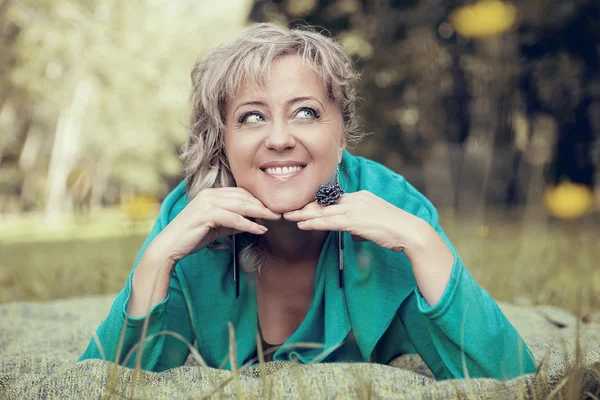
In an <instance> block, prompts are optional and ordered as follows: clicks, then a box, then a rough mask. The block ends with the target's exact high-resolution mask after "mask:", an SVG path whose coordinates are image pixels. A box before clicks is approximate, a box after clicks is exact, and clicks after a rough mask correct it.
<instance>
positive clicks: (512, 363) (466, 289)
mask: <svg viewBox="0 0 600 400" xmlns="http://www.w3.org/2000/svg"><path fill="white" fill-rule="evenodd" d="M425 205H426V206H428V207H426V208H428V209H429V214H430V216H429V218H428V219H429V221H430V224H431V225H430V226H431V230H425V231H424V232H427V233H423V234H421V235H417V236H418V237H420V238H423V239H426V240H428V241H429V242H428V243H429V244H428V245H427V244H423V245H422V246H415V247H413V248H412V249H411V250H412V253H411V254H410V255H409V254H407V256H409V259H410V260H411V263H412V265H413V272H414V275H415V278H416V281H417V286H418V290H416V291H415V292H414V293H413V294H412V295H411V296H410V297H409V298H408V299H407V300H406V301H405V302H404V303H403V305H402V306H401V308H400V310H399V315H400V318H401V320H402V322H403V324H404V326H405V327H406V330H407V332H408V335H409V337H410V338H411V341H412V342H413V344H414V346H415V348H416V350H417V352H418V353H419V354H420V355H421V357H422V358H423V360H424V361H425V362H426V364H427V365H428V366H429V368H430V369H431V370H432V371H433V372H434V374H435V375H436V376H437V377H438V378H439V379H452V378H463V377H466V376H470V377H471V378H475V377H488V378H495V379H500V380H504V379H511V378H514V377H517V376H519V375H523V374H528V373H533V372H535V370H536V366H535V363H534V361H533V356H532V354H531V351H530V350H529V348H528V347H527V345H526V344H525V342H524V341H523V339H522V338H521V337H520V335H519V333H518V332H517V331H516V329H515V328H514V327H513V326H512V325H511V323H510V322H509V321H508V320H507V319H506V317H505V316H504V314H503V313H502V311H501V310H500V308H499V307H498V305H497V304H496V302H495V301H494V300H493V299H492V298H491V297H490V295H489V294H488V293H487V292H486V291H485V290H484V289H482V288H481V287H480V286H479V285H478V284H477V282H475V280H474V279H473V277H472V276H471V274H470V273H469V271H468V270H467V269H466V267H465V266H464V265H463V263H462V261H461V259H460V257H459V256H458V253H457V252H456V250H455V249H454V247H453V246H452V244H451V243H450V240H449V239H448V238H447V236H446V235H445V233H444V231H443V230H442V228H441V227H440V225H439V224H438V216H437V212H436V210H435V208H433V206H432V205H431V204H429V202H428V201H426V202H425ZM424 243H425V242H424ZM419 249H420V250H419Z"/></svg>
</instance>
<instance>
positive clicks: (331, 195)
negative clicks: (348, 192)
mask: <svg viewBox="0 0 600 400" xmlns="http://www.w3.org/2000/svg"><path fill="white" fill-rule="evenodd" d="M343 195H344V190H343V189H342V187H341V186H340V166H339V164H338V167H337V169H336V171H335V178H334V180H333V181H331V182H327V183H326V184H325V185H321V186H319V189H318V190H317V192H316V193H315V199H316V200H317V203H319V204H320V205H321V206H323V207H327V206H331V205H333V204H337V203H338V202H339V201H340V199H341V198H342V196H343ZM337 239H338V274H339V276H338V281H339V286H340V288H342V287H343V286H344V277H343V271H344V233H343V232H338V233H337Z"/></svg>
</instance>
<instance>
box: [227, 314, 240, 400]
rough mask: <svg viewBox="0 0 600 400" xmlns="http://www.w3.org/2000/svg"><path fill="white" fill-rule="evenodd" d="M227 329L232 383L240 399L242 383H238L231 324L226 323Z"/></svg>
mask: <svg viewBox="0 0 600 400" xmlns="http://www.w3.org/2000/svg"><path fill="white" fill-rule="evenodd" d="M227 328H228V329H229V361H230V365H231V374H232V375H233V383H234V385H235V392H236V395H237V398H238V399H242V398H243V396H242V385H241V383H240V372H239V370H238V365H237V353H236V346H235V332H234V330H233V324H232V323H231V322H228V323H227Z"/></svg>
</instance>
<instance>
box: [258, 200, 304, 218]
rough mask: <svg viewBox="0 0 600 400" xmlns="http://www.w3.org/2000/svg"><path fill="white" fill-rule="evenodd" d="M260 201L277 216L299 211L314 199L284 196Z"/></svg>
mask: <svg viewBox="0 0 600 400" xmlns="http://www.w3.org/2000/svg"><path fill="white" fill-rule="evenodd" d="M260 200H261V201H262V202H263V204H264V205H265V206H266V207H267V208H268V209H269V210H271V211H273V212H274V213H277V214H283V213H286V212H290V211H296V210H299V209H301V208H302V207H304V206H305V205H307V204H308V203H310V202H311V201H312V199H308V200H307V199H302V198H301V197H300V196H284V197H283V196H282V197H281V198H277V197H275V198H273V196H270V198H268V199H264V200H263V199H260Z"/></svg>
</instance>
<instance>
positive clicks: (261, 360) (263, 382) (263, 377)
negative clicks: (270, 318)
mask: <svg viewBox="0 0 600 400" xmlns="http://www.w3.org/2000/svg"><path fill="white" fill-rule="evenodd" d="M256 352H257V353H258V369H259V371H260V394H259V396H260V397H261V398H264V394H263V390H265V389H267V384H268V382H269V379H268V378H267V367H266V365H265V356H264V354H263V347H262V340H261V338H260V333H258V332H256Z"/></svg>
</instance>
